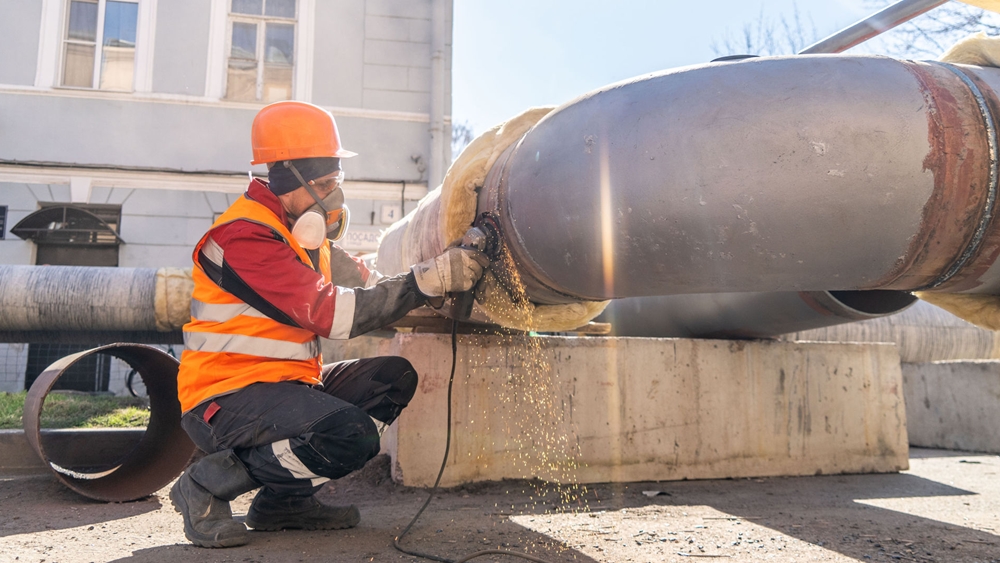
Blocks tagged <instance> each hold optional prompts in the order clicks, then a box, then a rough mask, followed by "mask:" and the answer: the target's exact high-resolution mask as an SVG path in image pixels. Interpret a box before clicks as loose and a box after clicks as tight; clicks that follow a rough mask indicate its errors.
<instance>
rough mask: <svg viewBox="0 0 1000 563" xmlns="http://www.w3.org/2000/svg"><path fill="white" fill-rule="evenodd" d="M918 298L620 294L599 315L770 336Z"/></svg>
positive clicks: (621, 327)
mask: <svg viewBox="0 0 1000 563" xmlns="http://www.w3.org/2000/svg"><path fill="white" fill-rule="evenodd" d="M915 301H917V298H916V297H914V296H913V295H911V294H909V293H905V292H901V291H879V290H875V291H808V292H806V291H802V292H794V291H788V292H775V293H701V294H693V295H666V296H654V297H631V298H627V299H617V300H615V301H612V302H611V304H609V305H608V307H607V309H605V310H604V313H602V314H601V316H599V317H598V318H597V320H598V321H601V322H606V323H610V324H611V334H612V335H614V336H645V337H671V338H770V337H774V336H778V335H781V334H786V333H789V332H797V331H803V330H809V329H813V328H820V327H826V326H832V325H837V324H843V323H851V322H855V321H860V320H867V319H873V318H878V317H884V316H886V315H893V314H896V313H899V312H900V311H903V310H905V309H907V308H908V307H910V306H911V305H913V303H914V302H915Z"/></svg>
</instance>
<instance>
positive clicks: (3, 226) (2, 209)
mask: <svg viewBox="0 0 1000 563" xmlns="http://www.w3.org/2000/svg"><path fill="white" fill-rule="evenodd" d="M6 238H7V206H6V205H0V240H5V239H6Z"/></svg>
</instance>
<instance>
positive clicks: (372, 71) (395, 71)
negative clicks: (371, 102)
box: [365, 65, 408, 90]
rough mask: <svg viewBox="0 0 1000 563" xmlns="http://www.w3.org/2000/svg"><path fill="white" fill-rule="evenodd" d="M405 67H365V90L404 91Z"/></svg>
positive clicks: (406, 80) (406, 74) (405, 87)
mask: <svg viewBox="0 0 1000 563" xmlns="http://www.w3.org/2000/svg"><path fill="white" fill-rule="evenodd" d="M407 68H408V67H405V66H389V65H365V88H366V89H374V90H406V89H407V83H408V73H407Z"/></svg>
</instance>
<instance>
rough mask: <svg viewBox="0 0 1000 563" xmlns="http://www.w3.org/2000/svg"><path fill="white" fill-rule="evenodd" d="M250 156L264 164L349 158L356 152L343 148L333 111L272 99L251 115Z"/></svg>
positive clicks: (252, 162) (258, 162)
mask: <svg viewBox="0 0 1000 563" xmlns="http://www.w3.org/2000/svg"><path fill="white" fill-rule="evenodd" d="M250 143H251V144H252V145H253V160H252V161H251V162H250V164H263V163H267V162H278V161H281V160H297V159H300V158H316V157H324V156H326V157H337V158H348V157H352V156H356V155H357V154H358V153H355V152H351V151H348V150H344V148H343V147H341V145H340V134H339V133H338V132H337V122H336V121H334V120H333V115H331V114H330V112H328V111H326V110H325V109H323V108H321V107H319V106H314V105H312V104H308V103H306V102H295V101H285V102H275V103H273V104H269V105H267V106H264V108H263V109H261V110H260V111H259V112H257V117H254V118H253V128H252V129H251V132H250Z"/></svg>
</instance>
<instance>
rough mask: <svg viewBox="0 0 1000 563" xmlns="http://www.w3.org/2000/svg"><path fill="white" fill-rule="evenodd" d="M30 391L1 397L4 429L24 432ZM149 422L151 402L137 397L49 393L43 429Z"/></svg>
mask: <svg viewBox="0 0 1000 563" xmlns="http://www.w3.org/2000/svg"><path fill="white" fill-rule="evenodd" d="M26 396H27V392H26V391H21V392H20V393H0V429H12V428H22V427H23V424H24V423H23V422H22V420H21V417H22V414H23V413H24V399H25V397H26ZM148 422H149V401H148V400H146V399H143V398H136V397H116V396H113V395H87V394H83V393H58V392H53V393H49V395H48V397H46V398H45V405H44V406H43V407H42V427H43V428H136V427H140V428H141V427H144V426H146V424H147V423H148Z"/></svg>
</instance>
